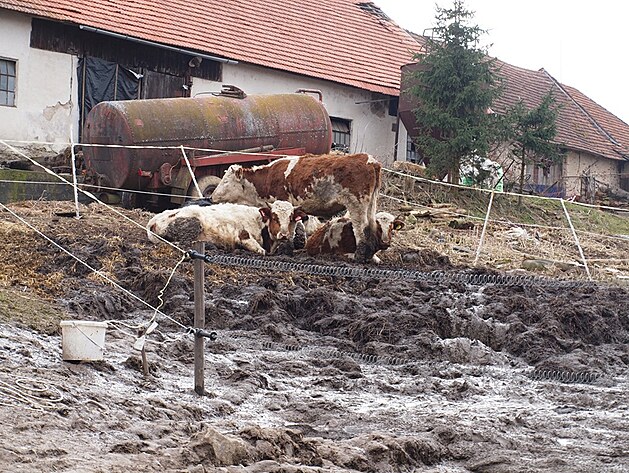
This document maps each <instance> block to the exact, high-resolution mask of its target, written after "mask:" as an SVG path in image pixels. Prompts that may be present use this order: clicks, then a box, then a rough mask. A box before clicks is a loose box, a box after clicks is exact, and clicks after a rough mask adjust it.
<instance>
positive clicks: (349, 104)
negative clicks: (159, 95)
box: [192, 64, 397, 163]
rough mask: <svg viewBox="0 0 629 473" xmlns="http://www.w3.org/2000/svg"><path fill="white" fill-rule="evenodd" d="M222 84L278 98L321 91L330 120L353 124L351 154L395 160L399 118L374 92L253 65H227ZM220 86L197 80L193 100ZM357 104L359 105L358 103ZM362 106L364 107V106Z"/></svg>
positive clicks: (382, 160)
mask: <svg viewBox="0 0 629 473" xmlns="http://www.w3.org/2000/svg"><path fill="white" fill-rule="evenodd" d="M222 83H223V84H231V85H235V86H236V87H239V88H240V89H242V90H244V91H245V92H246V93H247V94H277V93H290V92H295V91H296V90H297V89H318V90H320V91H321V92H322V93H323V104H324V106H325V108H326V110H327V111H328V114H329V115H330V116H331V117H336V118H343V119H346V120H351V143H350V152H352V153H359V152H366V153H369V154H372V155H373V156H375V157H377V158H378V159H379V160H380V161H381V162H383V163H389V162H391V161H392V160H393V149H394V144H395V132H394V131H393V129H392V127H393V126H394V124H395V122H396V120H397V119H396V117H392V116H389V114H388V110H389V104H388V101H373V100H374V97H377V98H376V99H375V100H378V99H381V98H382V96H376V95H375V94H372V93H371V92H367V91H363V90H360V89H355V88H353V87H347V86H344V85H341V84H336V83H334V82H329V81H323V80H317V79H313V78H309V77H305V76H300V75H297V74H291V73H286V72H282V71H277V70H273V69H265V68H263V67H259V66H254V65H250V64H226V65H224V67H223V81H222ZM220 89H221V83H219V82H211V81H207V80H203V79H198V78H196V77H195V78H194V79H193V86H192V96H194V95H196V94H199V93H203V92H209V91H213V92H218V91H220ZM357 102H358V103H357ZM361 102H362V103H361Z"/></svg>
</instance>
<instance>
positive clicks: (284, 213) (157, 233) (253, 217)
mask: <svg viewBox="0 0 629 473" xmlns="http://www.w3.org/2000/svg"><path fill="white" fill-rule="evenodd" d="M304 216H306V214H305V213H304V212H303V211H301V210H300V209H299V208H295V207H293V205H292V204H291V203H289V202H286V201H283V200H277V201H275V202H273V203H272V204H271V205H270V206H264V207H260V208H257V207H251V206H248V205H240V204H230V203H225V204H217V205H211V206H200V205H189V206H186V207H182V208H179V209H173V210H165V211H164V212H161V213H159V214H157V215H155V216H154V217H153V218H151V219H150V220H149V222H148V224H147V226H146V230H147V235H148V238H149V240H150V241H152V242H153V243H157V242H158V241H159V240H160V238H158V237H161V238H163V239H165V240H167V241H178V242H184V243H190V242H193V241H207V242H210V243H212V244H214V245H215V246H216V247H218V248H222V249H225V250H233V249H234V248H236V247H240V248H244V249H245V250H248V251H251V252H254V253H258V254H260V255H265V254H272V253H274V252H275V250H276V249H277V248H278V246H279V245H280V243H281V242H284V241H288V240H289V239H291V238H292V237H293V234H294V232H295V225H296V223H297V222H298V221H299V220H301V218H303V217H304Z"/></svg>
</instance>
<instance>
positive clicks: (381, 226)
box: [376, 212, 404, 250]
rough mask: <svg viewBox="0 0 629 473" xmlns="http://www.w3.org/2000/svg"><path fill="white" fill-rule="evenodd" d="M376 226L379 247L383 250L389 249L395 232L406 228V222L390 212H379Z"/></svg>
mask: <svg viewBox="0 0 629 473" xmlns="http://www.w3.org/2000/svg"><path fill="white" fill-rule="evenodd" d="M376 224H377V225H376V227H377V228H376V234H377V238H378V245H379V248H380V249H381V250H386V249H387V248H389V246H391V239H392V238H393V234H394V232H395V231H397V230H401V229H402V228H404V221H403V220H402V219H401V218H399V217H395V216H393V215H392V214H390V213H388V212H378V213H377V214H376Z"/></svg>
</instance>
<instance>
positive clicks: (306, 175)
mask: <svg viewBox="0 0 629 473" xmlns="http://www.w3.org/2000/svg"><path fill="white" fill-rule="evenodd" d="M381 168H382V166H381V164H380V163H379V162H378V161H377V160H376V159H374V158H372V157H371V156H369V155H367V154H364V153H361V154H353V155H341V156H338V155H336V156H335V155H322V156H314V155H306V156H300V157H287V158H280V159H277V160H275V161H273V162H271V163H269V164H266V165H264V166H254V167H252V168H243V167H242V166H240V165H238V164H233V165H231V166H230V167H229V168H228V169H227V171H226V172H225V175H224V176H223V178H222V180H221V182H220V183H219V184H218V186H217V187H216V189H215V190H214V193H213V194H212V202H234V203H239V204H247V205H257V206H261V205H264V204H266V203H270V202H274V201H275V200H286V201H288V202H290V203H292V204H293V205H295V206H298V207H299V208H300V209H301V210H303V211H304V212H306V213H307V214H309V215H315V216H317V217H324V218H331V217H333V216H335V215H336V214H338V213H339V212H341V211H343V210H347V211H348V212H349V216H350V217H349V218H350V220H351V222H352V230H353V232H354V238H355V241H356V242H357V244H356V251H355V259H356V261H357V262H360V263H364V262H367V261H369V260H370V259H371V257H372V256H373V255H374V254H375V252H376V251H378V242H377V240H376V238H375V232H376V222H375V214H376V206H377V197H378V191H379V189H380V172H381Z"/></svg>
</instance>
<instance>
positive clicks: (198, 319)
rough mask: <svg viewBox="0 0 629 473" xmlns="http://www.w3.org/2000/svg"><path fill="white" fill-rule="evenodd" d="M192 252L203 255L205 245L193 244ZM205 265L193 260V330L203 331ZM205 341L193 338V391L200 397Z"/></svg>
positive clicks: (202, 386)
mask: <svg viewBox="0 0 629 473" xmlns="http://www.w3.org/2000/svg"><path fill="white" fill-rule="evenodd" d="M194 250H195V251H196V252H198V253H200V254H202V255H203V254H205V243H204V242H202V241H198V242H195V243H194ZM204 283H205V263H204V261H203V260H201V259H195V260H194V328H195V329H201V330H203V329H205V287H204ZM204 347H205V340H204V339H203V337H200V336H198V335H195V337H194V390H195V392H196V393H197V394H199V395H200V396H202V395H203V394H205V379H204V370H205V355H204Z"/></svg>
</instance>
